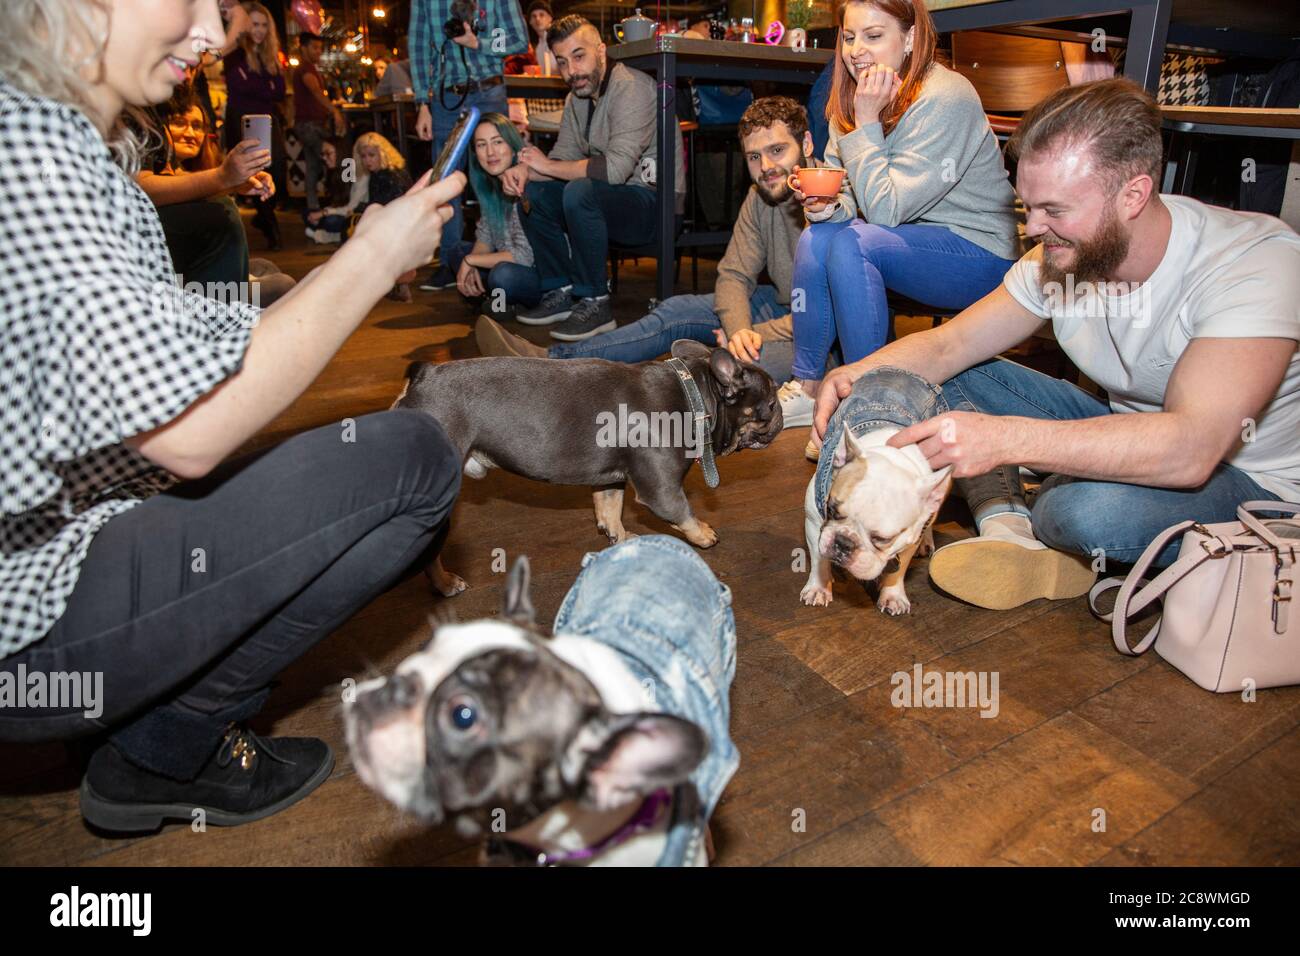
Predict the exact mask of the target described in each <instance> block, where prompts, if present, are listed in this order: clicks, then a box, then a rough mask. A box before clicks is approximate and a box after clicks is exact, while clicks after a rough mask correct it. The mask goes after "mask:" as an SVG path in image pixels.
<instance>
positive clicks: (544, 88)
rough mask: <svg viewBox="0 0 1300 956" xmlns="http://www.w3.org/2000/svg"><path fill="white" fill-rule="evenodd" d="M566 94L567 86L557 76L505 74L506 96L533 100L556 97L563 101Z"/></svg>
mask: <svg viewBox="0 0 1300 956" xmlns="http://www.w3.org/2000/svg"><path fill="white" fill-rule="evenodd" d="M568 92H569V84H567V83H565V82H564V80H563V79H561V78H560V77H558V76H554V75H552V76H527V75H524V74H517V75H515V74H506V96H522V97H524V98H533V99H550V98H552V97H554V96H558V97H559V98H560V99H563V98H564V97H565V96H566V95H567V94H568Z"/></svg>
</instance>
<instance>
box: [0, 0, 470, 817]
mask: <svg viewBox="0 0 1300 956" xmlns="http://www.w3.org/2000/svg"><path fill="white" fill-rule="evenodd" d="M110 13H111V16H110ZM222 35H223V30H222V25H221V19H220V16H219V15H218V12H217V0H5V2H4V3H3V4H0V178H3V181H4V183H5V188H4V189H3V190H0V246H2V247H3V248H4V250H5V266H6V277H5V281H4V282H3V283H0V327H2V328H3V334H2V335H0V427H2V428H3V429H4V434H5V441H4V442H0V672H7V674H6V673H0V677H6V678H8V679H9V680H8V683H9V686H10V687H13V686H19V685H23V684H24V683H25V685H26V686H24V688H23V689H24V690H25V689H26V687H28V686H31V680H32V675H35V674H44V675H45V676H46V677H47V678H53V677H55V675H87V677H88V679H89V683H86V684H84V685H83V686H89V687H94V686H96V684H95V681H96V680H102V685H99V686H101V687H102V690H101V691H100V693H99V694H98V695H97V702H96V703H95V704H94V705H93V707H88V706H87V704H86V702H85V701H82V702H80V706H54V705H59V704H67V703H69V702H68V701H66V700H65V701H59V700H49V699H46V700H41V699H39V698H37V697H34V696H32V695H29V694H26V693H23V694H20V695H19V696H18V697H17V698H14V697H13V695H10V697H9V698H3V697H0V739H9V740H20V741H37V740H49V739H60V738H69V737H76V736H84V735H92V734H94V735H98V739H99V740H100V741H102V745H101V746H99V747H98V748H97V749H96V750H95V751H94V753H93V756H92V757H91V759H90V762H89V765H88V767H87V770H86V775H85V778H84V780H83V783H82V788H81V806H82V812H83V814H84V815H85V816H86V818H87V819H88V820H89V821H90V822H91V823H93V824H95V825H97V826H100V827H103V828H106V829H112V830H121V831H132V830H147V829H152V828H155V827H157V826H158V825H159V823H160V822H161V821H162V820H164V819H167V818H169V817H176V816H179V817H181V818H183V819H185V820H189V819H190V818H191V814H192V811H193V809H194V808H195V807H201V808H204V809H205V810H206V812H207V821H208V822H209V823H213V824H224V825H233V824H238V823H243V822H245V821H247V820H252V819H257V818H260V817H263V816H267V815H269V814H271V813H275V812H277V811H278V810H280V809H283V808H284V807H286V806H288V805H290V804H292V803H294V802H296V801H297V800H299V799H301V798H302V797H304V796H306V794H307V793H309V792H310V791H311V790H312V789H314V788H315V787H316V786H317V785H319V784H320V783H321V782H322V781H323V780H324V779H325V778H326V777H327V776H328V775H329V772H330V769H331V768H332V766H333V756H332V755H331V753H330V750H329V747H328V746H326V745H325V743H324V742H323V741H319V740H314V739H310V738H277V739H265V738H261V737H258V736H257V735H255V734H254V733H252V731H250V730H248V729H247V728H246V727H245V726H244V724H243V721H245V720H246V719H247V718H248V717H250V716H251V715H252V714H254V713H255V712H256V711H257V710H258V709H259V708H260V707H261V705H262V703H263V701H264V700H265V698H266V696H267V693H268V692H269V687H270V684H271V681H272V679H273V678H274V677H275V676H276V675H277V674H278V673H279V672H280V671H281V670H282V669H283V668H284V667H285V666H286V665H287V664H289V663H290V662H292V661H293V660H295V659H296V658H298V657H300V656H301V655H302V654H303V653H305V652H306V651H307V650H308V649H309V648H311V647H312V646H313V645H314V644H315V643H316V642H317V641H319V640H320V639H321V638H323V637H325V636H326V635H328V634H329V633H330V632H331V631H332V630H333V629H334V628H336V627H338V626H339V625H340V624H341V623H342V622H343V621H345V620H346V619H347V618H348V617H349V616H351V614H352V613H353V612H355V611H356V610H358V609H359V608H360V607H362V606H363V605H365V604H366V603H367V602H369V601H370V600H371V599H372V598H374V597H375V596H376V595H378V594H380V593H381V592H382V591H384V590H386V589H387V588H388V587H389V586H391V585H392V584H394V583H395V582H396V581H398V580H399V579H400V578H401V577H402V576H404V575H405V574H406V573H408V572H411V571H414V570H415V569H417V568H418V567H419V566H420V563H421V562H422V561H423V560H424V559H427V558H430V557H431V556H432V555H433V554H435V553H436V549H437V548H438V547H439V546H440V544H441V539H442V537H443V536H444V535H445V527H446V526H445V520H446V516H447V514H448V512H449V511H450V509H451V506H452V502H453V500H454V498H455V496H456V492H457V489H458V487H459V461H458V460H457V458H456V456H455V454H454V452H453V450H452V449H451V447H450V445H449V443H448V442H447V439H446V437H445V435H444V434H443V432H442V429H441V428H440V427H439V426H438V425H437V423H435V422H433V421H432V420H431V419H428V418H427V417H424V416H420V415H417V414H414V413H410V412H401V411H395V412H382V413H379V414H374V415H366V416H361V417H358V418H357V419H355V421H353V420H345V421H344V422H343V423H340V424H335V425H329V426H325V427H322V428H319V429H316V430H314V431H308V432H305V433H303V434H300V435H297V436H295V437H294V438H291V439H289V440H288V441H285V442H284V443H283V444H281V445H279V446H277V447H275V448H272V449H270V450H268V451H265V452H264V453H261V454H259V455H256V456H248V457H243V458H236V459H229V456H230V455H231V454H232V453H234V452H235V451H236V450H237V449H239V448H240V447H241V446H242V445H244V444H245V443H246V442H247V441H248V440H249V439H250V438H252V437H253V436H254V435H256V434H257V433H258V432H259V431H260V430H261V429H262V428H263V427H264V426H265V425H266V424H267V423H268V422H270V421H271V420H272V419H274V418H275V417H276V416H277V415H279V414H280V413H281V412H282V411H283V410H284V409H285V408H286V407H288V405H289V404H290V403H291V402H292V401H293V400H294V399H295V398H297V397H298V396H299V395H300V394H301V393H302V391H303V390H304V389H305V388H306V387H307V386H308V385H309V384H310V383H311V381H312V380H313V379H314V378H315V377H316V376H317V375H318V374H319V373H320V371H321V370H322V369H323V368H324V367H325V365H326V363H327V362H328V361H329V359H330V357H331V356H332V355H333V354H334V352H335V351H336V350H337V349H338V348H339V346H340V345H341V344H342V343H343V341H344V340H345V339H346V338H347V337H348V336H349V335H350V334H351V333H352V331H353V330H354V329H355V328H356V327H357V325H358V324H359V323H360V322H361V320H362V319H363V318H364V317H365V315H366V314H367V312H368V311H369V309H370V308H371V306H372V305H374V303H375V302H376V301H377V300H378V299H379V298H380V297H381V296H382V295H383V294H384V293H385V292H387V291H388V290H389V288H391V287H392V285H393V281H394V279H395V278H396V277H397V275H399V274H400V273H402V272H404V271H406V270H408V269H412V268H415V267H416V266H419V265H423V264H425V263H427V262H428V261H429V260H430V259H431V258H432V256H433V252H434V250H435V249H436V248H437V246H438V242H439V238H440V232H441V225H442V223H443V222H444V221H445V219H446V218H447V216H448V215H449V214H450V211H449V209H448V208H447V205H446V204H447V202H448V201H449V200H450V199H451V198H452V197H453V196H454V195H455V194H457V193H459V192H460V190H461V189H462V188H463V185H464V178H463V177H461V176H459V175H457V176H456V177H454V178H453V179H451V180H448V181H446V182H442V183H438V184H435V185H434V186H433V187H432V188H428V189H425V188H422V187H424V186H425V185H427V182H426V181H424V180H422V181H421V182H419V183H417V184H416V186H415V188H414V189H413V190H412V191H411V192H410V193H409V194H408V195H406V196H405V197H403V198H401V199H398V200H396V201H394V202H392V203H390V204H388V205H387V206H384V207H376V208H373V209H371V210H370V211H369V212H368V213H367V215H366V216H365V217H364V218H363V219H362V220H361V222H360V224H359V225H358V228H357V231H356V234H355V236H354V238H353V239H352V241H350V242H348V243H347V245H346V246H344V247H343V248H342V249H341V250H340V251H339V252H338V253H337V254H335V256H334V257H333V258H332V259H331V260H330V261H329V262H328V263H327V264H325V265H324V266H322V267H321V268H319V269H316V270H315V271H314V272H312V273H311V274H310V275H309V276H308V277H307V278H306V279H304V280H303V281H302V282H300V283H299V284H298V285H297V287H296V288H294V289H293V290H292V292H290V293H289V294H288V295H286V296H284V297H283V298H282V299H280V300H279V301H277V302H276V303H275V304H274V305H273V306H271V307H270V308H268V309H266V310H265V311H264V312H261V313H259V312H258V310H256V309H253V308H251V307H249V306H246V305H243V304H241V303H239V302H234V303H230V304H222V303H220V302H218V301H216V300H214V299H207V298H203V297H201V296H199V295H197V294H194V293H183V292H182V291H181V290H180V289H178V288H177V287H176V283H175V279H174V276H173V275H172V272H171V262H170V259H169V258H168V254H167V247H166V245H165V243H164V240H163V234H162V229H161V227H160V226H159V223H158V217H157V214H156V213H155V211H154V207H153V205H152V203H150V202H149V200H148V199H147V198H146V197H145V195H144V193H143V192H141V191H140V189H139V187H138V186H137V185H136V184H135V182H134V181H133V179H132V176H131V174H133V173H134V172H135V170H136V169H137V168H138V166H139V159H138V157H139V152H140V148H141V144H140V143H139V142H137V141H136V140H135V139H134V138H133V137H132V135H131V134H130V133H129V132H127V131H126V130H125V128H124V126H123V124H122V122H121V120H122V116H123V114H124V113H125V112H127V111H130V110H134V109H140V108H144V107H147V106H149V105H151V104H154V103H160V102H162V101H163V100H166V99H167V98H168V97H169V96H170V95H171V92H172V88H173V86H175V84H176V83H178V82H179V81H181V80H182V79H183V70H184V69H185V66H186V65H187V64H189V63H193V62H194V61H195V60H197V59H198V54H197V52H196V51H198V50H202V49H204V48H205V47H209V46H219V45H220V42H221V37H222ZM338 676H339V677H342V676H344V675H342V674H340V675H338ZM83 679H84V678H83ZM326 679H330V678H326ZM15 682H17V683H15ZM51 686H53V684H51Z"/></svg>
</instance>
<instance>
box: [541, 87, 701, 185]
mask: <svg viewBox="0 0 1300 956" xmlns="http://www.w3.org/2000/svg"><path fill="white" fill-rule="evenodd" d="M593 108H594V109H595V111H596V112H595V114H594V115H592V116H591V138H590V139H588V138H587V134H586V130H587V118H588V114H589V113H590V111H591V110H592V109H593ZM657 115H658V107H657V104H656V102H655V81H654V80H652V79H651V78H650V77H649V76H648V75H646V74H645V73H642V72H641V71H640V70H633V69H630V68H629V67H626V66H624V65H623V64H622V63H614V64H612V65H611V66H610V67H609V83H608V85H607V86H606V87H605V92H604V94H603V95H602V96H601V97H600V99H598V100H596V101H594V105H593V101H592V100H588V99H581V98H579V97H576V96H574V95H573V94H572V93H570V94H569V95H568V96H567V97H566V98H565V100H564V116H563V117H562V118H561V120H560V132H559V134H558V135H557V136H556V138H555V148H554V149H552V150H551V152H550V158H551V159H560V160H577V159H590V160H591V162H590V163H588V164H587V176H588V177H589V178H591V179H601V180H604V181H606V182H609V183H613V184H614V185H616V186H621V185H625V184H628V183H632V184H635V185H638V186H647V187H649V188H651V189H653V188H655V184H656V182H657V180H658V176H657V175H656V173H655V165H656V164H655V153H656V150H657V149H658V142H659V137H658V136H657V135H656V129H655V119H656V117H657ZM673 134H674V136H675V139H676V146H677V162H676V163H675V164H674V165H675V167H676V172H677V176H676V183H675V188H674V190H673V191H674V193H676V196H677V199H678V203H677V205H678V211H680V210H681V206H682V205H683V200H684V198H685V196H686V163H685V162H684V159H683V157H684V152H683V150H682V131H681V128H680V127H679V126H678V125H677V124H676V122H674V123H673Z"/></svg>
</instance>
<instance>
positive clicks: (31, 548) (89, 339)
mask: <svg viewBox="0 0 1300 956" xmlns="http://www.w3.org/2000/svg"><path fill="white" fill-rule="evenodd" d="M0 250H3V258H2V259H0V271H2V272H3V278H2V279H0V330H3V332H2V334H0V429H3V431H0V658H3V657H7V656H9V655H10V654H13V653H15V652H16V651H18V650H20V649H22V648H23V647H26V646H27V645H29V644H31V643H32V642H34V641H36V640H39V639H40V638H41V637H43V636H44V635H45V634H46V632H48V631H49V629H50V627H51V625H53V624H54V622H55V621H57V620H58V619H59V617H60V615H62V614H63V611H64V609H65V608H66V606H67V602H68V597H69V595H70V594H71V593H72V591H73V589H74V588H75V587H76V584H77V576H78V573H79V570H80V566H81V562H82V560H83V559H84V558H85V556H86V551H87V550H88V549H89V547H90V542H91V539H92V538H93V537H94V535H95V533H96V532H97V531H98V530H99V529H100V528H102V527H103V526H104V524H105V523H106V522H108V521H109V520H110V519H112V518H113V516H114V515H117V514H121V513H122V512H123V511H126V510H127V509H128V508H131V507H133V506H134V505H136V504H138V503H139V502H140V501H141V500H142V499H143V498H146V497H148V496H149V495H151V494H153V493H155V492H157V491H159V490H161V489H162V488H164V487H166V486H167V485H169V484H171V483H173V482H174V481H175V480H176V479H175V477H174V476H173V475H171V474H170V473H169V472H167V471H164V470H163V469H160V468H158V467H157V466H155V465H153V464H151V463H150V462H149V461H148V460H147V459H146V458H144V457H143V456H142V455H140V454H139V453H137V452H135V451H133V450H132V449H130V448H128V447H127V446H125V445H124V444H122V441H123V439H126V438H129V437H130V436H132V435H137V434H140V433H141V432H146V431H149V430H150V429H152V428H155V427H157V426H159V425H162V424H164V423H166V422H168V421H171V420H172V419H173V418H175V417H176V416H177V415H179V414H180V413H181V412H182V411H184V410H185V409H186V408H187V407H188V406H189V405H190V404H192V403H193V402H194V401H195V400H197V399H198V398H199V397H201V396H202V395H204V394H206V393H207V392H209V391H211V390H212V389H213V388H214V387H215V386H217V385H218V384H219V383H220V382H222V381H223V380H224V379H226V378H227V377H228V376H230V375H232V374H233V373H235V372H236V371H238V369H239V367H240V365H241V363H242V361H243V356H244V351H245V349H246V348H247V346H248V338H249V335H250V334H251V332H252V328H253V326H254V325H255V324H256V322H257V317H258V315H259V312H258V310H257V309H255V308H252V307H250V306H247V305H242V304H240V303H238V302H232V303H230V304H224V303H221V302H218V301H215V300H212V299H207V298H204V297H203V296H201V295H198V294H197V293H195V292H192V291H191V292H182V291H181V289H180V288H178V286H177V284H176V278H175V276H174V275H173V274H172V264H171V257H170V256H169V255H168V252H167V245H166V242H165V240H164V238H163V231H162V226H161V225H160V224H159V222H158V215H157V213H156V212H155V210H154V207H153V204H152V203H151V202H150V201H149V199H148V197H146V196H145V194H144V193H143V192H142V191H141V190H140V188H139V187H138V186H137V185H136V184H135V182H134V181H133V180H132V179H131V178H130V177H128V176H127V175H126V174H125V173H124V172H123V171H122V170H121V169H120V168H119V167H118V166H117V165H116V164H115V163H114V161H113V157H112V155H111V154H110V152H109V150H108V148H107V146H106V145H105V143H104V140H103V139H102V137H101V136H100V135H99V132H98V131H97V130H96V129H95V127H94V125H93V124H92V123H91V122H90V121H89V120H88V119H87V118H86V116H85V115H84V114H83V113H81V112H80V111H79V110H76V109H74V108H72V107H69V106H65V105H63V104H61V103H57V102H54V101H53V100H48V99H44V98H42V97H33V96H29V95H27V94H25V93H23V92H21V91H20V90H18V89H16V88H15V87H13V86H11V85H10V84H9V83H8V82H6V81H5V80H3V79H0Z"/></svg>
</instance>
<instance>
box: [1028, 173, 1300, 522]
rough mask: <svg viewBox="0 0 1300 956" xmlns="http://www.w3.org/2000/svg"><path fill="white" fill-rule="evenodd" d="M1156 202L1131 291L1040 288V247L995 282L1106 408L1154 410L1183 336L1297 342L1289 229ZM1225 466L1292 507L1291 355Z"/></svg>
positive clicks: (1294, 247) (1299, 398) (1296, 435)
mask: <svg viewBox="0 0 1300 956" xmlns="http://www.w3.org/2000/svg"><path fill="white" fill-rule="evenodd" d="M1160 198H1161V200H1162V201H1163V202H1164V204H1165V205H1166V206H1167V207H1169V213H1170V216H1171V217H1172V219H1173V227H1172V230H1171V232H1170V235H1169V245H1168V248H1166V250H1165V255H1164V258H1163V259H1161V260H1160V265H1158V266H1157V267H1156V270H1155V272H1153V273H1152V274H1151V278H1150V279H1149V280H1147V282H1145V283H1142V284H1141V285H1140V286H1139V287H1138V288H1136V289H1123V288H1115V287H1112V288H1107V289H1104V290H1098V289H1096V288H1093V287H1085V285H1083V284H1080V286H1078V287H1077V288H1076V287H1075V286H1074V284H1073V282H1072V281H1071V282H1067V284H1066V286H1065V288H1064V289H1057V288H1052V289H1049V290H1048V291H1047V292H1046V293H1045V292H1044V290H1043V289H1042V287H1041V286H1040V283H1039V269H1040V267H1041V264H1042V255H1043V250H1042V246H1037V247H1035V248H1034V249H1033V250H1032V251H1031V252H1029V253H1028V254H1027V255H1025V256H1024V257H1023V258H1022V259H1020V261H1018V262H1017V263H1016V264H1015V265H1014V266H1012V267H1011V269H1010V271H1008V272H1007V274H1006V277H1005V279H1004V280H1003V282H1004V284H1005V285H1006V287H1007V291H1008V292H1010V293H1011V295H1012V296H1013V297H1014V298H1015V300H1016V301H1017V302H1019V303H1020V304H1021V305H1023V306H1024V307H1025V308H1026V309H1028V310H1029V311H1030V312H1033V313H1034V314H1035V315H1041V316H1042V317H1043V318H1044V319H1049V320H1051V322H1052V331H1053V332H1054V334H1055V335H1056V340H1057V341H1058V342H1059V343H1060V345H1061V348H1062V349H1063V350H1064V351H1065V354H1066V355H1068V356H1069V357H1070V360H1071V361H1072V362H1074V364H1075V365H1077V366H1078V367H1079V369H1080V370H1081V371H1082V372H1083V373H1084V374H1085V375H1087V376H1088V377H1089V378H1090V379H1092V380H1093V381H1094V382H1096V383H1097V384H1098V385H1100V386H1101V387H1102V388H1104V389H1106V391H1107V393H1108V394H1109V396H1110V407H1111V410H1112V411H1114V412H1157V411H1161V410H1162V409H1163V408H1164V397H1165V386H1166V385H1167V384H1168V382H1169V376H1170V375H1171V374H1172V373H1173V370H1174V365H1175V364H1176V363H1177V361H1178V358H1179V356H1180V355H1182V354H1183V349H1185V348H1187V344H1188V342H1190V341H1191V340H1192V339H1194V338H1287V339H1295V340H1298V341H1300V236H1297V235H1296V233H1295V232H1294V231H1292V230H1291V229H1290V228H1289V227H1288V226H1287V225H1286V224H1285V223H1284V222H1282V221H1281V220H1280V219H1275V218H1273V217H1272V216H1263V215H1259V214H1257V213H1244V212H1236V211H1234V210H1231V209H1223V208H1220V207H1218V206H1207V205H1206V204H1205V203H1202V202H1198V201H1196V200H1195V199H1188V198H1186V197H1184V196H1161V197H1160ZM1219 384H1220V385H1221V387H1222V388H1223V389H1224V390H1225V392H1226V391H1230V390H1231V389H1232V383H1231V382H1227V381H1225V382H1222V383H1219ZM1249 427H1250V426H1249V425H1246V424H1244V425H1243V435H1248V434H1249ZM1228 463H1229V464H1231V465H1234V466H1235V467H1237V468H1240V469H1241V470H1242V471H1244V472H1246V473H1247V474H1248V475H1250V477H1251V478H1253V479H1254V480H1255V482H1256V483H1258V484H1259V486H1260V487H1261V488H1264V489H1266V490H1268V491H1271V492H1273V493H1274V494H1276V495H1277V496H1278V497H1280V498H1281V499H1283V500H1284V501H1296V502H1300V351H1298V352H1297V353H1296V354H1294V355H1292V356H1291V363H1290V365H1288V366H1287V371H1286V376H1285V377H1284V378H1283V380H1282V384H1281V386H1280V387H1279V388H1278V391H1277V395H1276V396H1275V397H1274V398H1273V401H1272V402H1270V403H1269V405H1268V407H1267V408H1265V410H1264V411H1263V413H1262V414H1261V415H1260V416H1259V418H1258V420H1257V421H1256V422H1255V423H1254V436H1253V439H1252V440H1248V441H1244V442H1243V443H1242V445H1241V447H1240V448H1239V449H1238V450H1237V452H1236V454H1234V455H1232V456H1231V457H1230V458H1229V459H1228Z"/></svg>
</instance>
